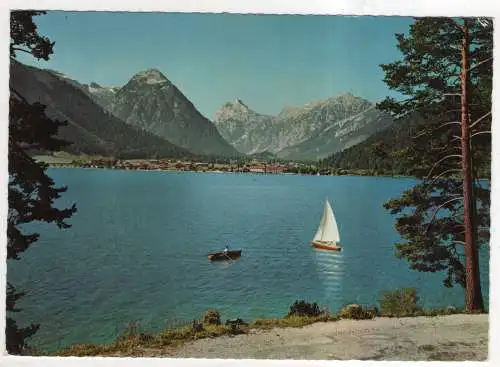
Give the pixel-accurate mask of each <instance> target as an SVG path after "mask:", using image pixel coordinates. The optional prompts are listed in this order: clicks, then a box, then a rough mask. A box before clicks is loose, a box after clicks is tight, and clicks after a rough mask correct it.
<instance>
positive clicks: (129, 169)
mask: <svg viewBox="0 0 500 367" xmlns="http://www.w3.org/2000/svg"><path fill="white" fill-rule="evenodd" d="M48 166H49V168H68V169H78V168H79V169H100V170H113V171H141V172H175V173H183V172H194V173H216V174H253V175H264V176H316V177H324V176H327V177H385V178H394V179H414V180H417V178H416V177H415V176H405V175H369V174H361V173H346V174H319V175H317V174H310V173H295V172H279V173H274V172H251V171H250V172H246V171H220V170H205V171H203V170H190V169H159V168H154V169H144V168H115V167H84V166H75V165H70V164H48Z"/></svg>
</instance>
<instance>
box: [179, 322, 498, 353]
mask: <svg viewBox="0 0 500 367" xmlns="http://www.w3.org/2000/svg"><path fill="white" fill-rule="evenodd" d="M172 357H177V358H230V359H239V358H247V359H248V358H251V359H316V360H318V359H321V360H325V359H336V360H408V361H409V360H413V361H415V360H444V361H446V360H455V361H458V360H462V361H463V360H486V359H487V357H488V315H450V316H437V317H410V318H400V319H398V318H376V319H374V320H359V321H357V320H340V321H338V322H328V323H316V324H313V325H309V326H305V327H303V328H276V329H271V330H265V331H264V330H255V331H252V332H250V333H249V334H246V335H236V336H231V337H229V336H224V337H219V338H212V339H210V338H209V339H200V340H197V341H194V342H190V343H187V344H185V345H184V346H182V347H180V348H179V349H178V350H176V351H175V353H174V355H173V356H172Z"/></svg>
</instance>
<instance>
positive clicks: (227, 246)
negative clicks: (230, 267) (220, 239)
mask: <svg viewBox="0 0 500 367" xmlns="http://www.w3.org/2000/svg"><path fill="white" fill-rule="evenodd" d="M228 251H229V245H226V247H225V248H224V255H227V252H228Z"/></svg>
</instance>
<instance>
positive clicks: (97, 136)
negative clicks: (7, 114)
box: [10, 60, 192, 158]
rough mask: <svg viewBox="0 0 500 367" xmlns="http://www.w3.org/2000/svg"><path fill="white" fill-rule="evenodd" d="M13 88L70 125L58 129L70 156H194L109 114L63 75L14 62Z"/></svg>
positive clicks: (12, 64) (11, 83)
mask: <svg viewBox="0 0 500 367" xmlns="http://www.w3.org/2000/svg"><path fill="white" fill-rule="evenodd" d="M10 88H11V89H13V90H15V91H16V92H17V93H19V94H20V95H21V96H23V97H24V98H25V99H26V100H27V101H28V102H29V103H34V102H40V103H42V104H44V105H46V106H47V109H46V113H47V115H48V116H49V117H51V118H55V119H58V120H61V121H67V122H68V125H67V126H63V127H61V128H60V129H59V137H61V138H63V139H65V140H67V141H69V142H71V143H72V144H71V145H70V146H69V147H68V148H67V149H66V150H67V151H68V152H70V153H73V154H87V155H102V156H116V157H123V158H144V157H155V156H160V157H188V156H192V153H191V152H189V151H187V150H186V149H183V148H180V147H178V146H176V145H174V144H172V143H170V142H168V141H166V140H165V139H161V138H159V137H157V136H155V135H153V134H151V133H148V132H146V131H144V130H141V129H138V128H135V127H133V126H130V125H127V124H126V123H124V122H123V121H121V120H120V119H118V118H116V117H115V116H113V115H112V114H110V113H108V112H106V111H105V110H104V109H103V108H102V107H101V106H99V105H98V104H97V103H96V102H95V101H94V99H93V97H91V96H90V94H89V93H88V92H86V91H85V88H84V87H83V86H82V85H81V84H79V83H78V82H76V81H74V80H72V79H70V78H68V77H66V76H64V75H62V74H60V73H57V72H54V71H51V70H41V69H38V68H35V67H31V66H27V65H24V64H22V63H19V62H17V61H15V60H11V64H10Z"/></svg>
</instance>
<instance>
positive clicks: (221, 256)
mask: <svg viewBox="0 0 500 367" xmlns="http://www.w3.org/2000/svg"><path fill="white" fill-rule="evenodd" d="M241 251H242V250H234V251H227V252H224V251H220V252H213V253H211V254H208V259H209V260H210V261H228V260H235V259H238V258H239V257H241Z"/></svg>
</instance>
